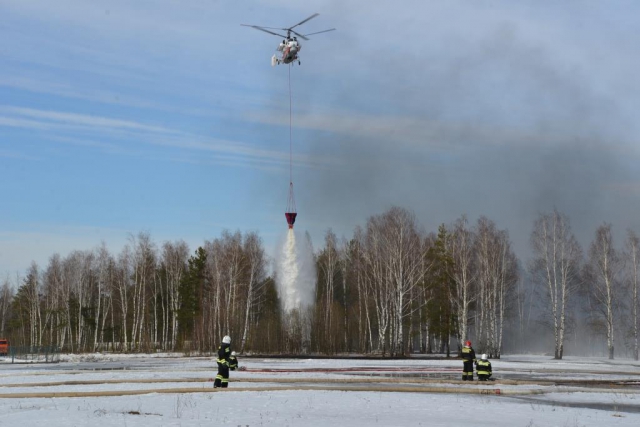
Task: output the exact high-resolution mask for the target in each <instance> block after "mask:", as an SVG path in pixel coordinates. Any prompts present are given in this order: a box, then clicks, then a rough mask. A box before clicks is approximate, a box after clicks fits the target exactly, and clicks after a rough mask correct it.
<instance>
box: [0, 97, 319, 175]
mask: <svg viewBox="0 0 640 427" xmlns="http://www.w3.org/2000/svg"><path fill="white" fill-rule="evenodd" d="M3 126H4V127H16V128H22V129H26V130H37V131H48V132H53V133H52V134H48V135H46V137H45V138H47V139H49V140H52V141H58V142H63V143H72V144H75V145H83V146H86V147H92V148H97V149H101V150H103V151H107V152H111V153H115V152H118V153H120V154H127V153H129V154H133V153H134V151H133V150H132V149H131V146H127V147H122V146H121V144H119V143H118V141H120V142H122V141H128V142H134V143H136V145H138V146H140V144H143V145H151V146H159V147H165V148H175V149H180V150H189V151H195V152H200V153H203V152H205V153H211V154H212V155H215V156H216V158H215V159H209V160H207V159H205V160H207V161H212V160H214V161H215V162H216V163H218V164H223V163H224V164H227V165H234V166H245V167H252V166H255V165H256V164H261V165H262V167H263V168H265V169H266V168H269V169H271V170H274V169H277V168H278V167H279V169H282V168H283V167H284V166H287V165H288V163H289V153H288V152H284V151H280V150H269V149H266V148H262V147H260V146H259V145H252V144H248V143H244V142H238V141H231V140H225V139H217V138H211V137H206V136H202V135H197V134H193V133H190V132H183V131H180V130H176V129H171V128H167V127H164V126H158V125H150V124H146V123H143V122H139V121H132V120H122V119H114V118H109V117H103V116H97V115H86V114H77V113H69V112H63V111H51V110H38V109H33V108H23V107H15V106H8V105H0V127H3ZM105 136H108V137H109V138H110V139H111V142H109V141H104V140H101V139H104V138H105ZM192 159H194V160H193V161H196V160H195V158H192ZM295 161H296V162H297V163H299V164H301V165H304V166H306V167H311V168H316V167H322V166H323V165H326V164H328V163H330V161H331V160H330V158H328V157H327V156H319V157H316V158H311V157H309V156H305V155H300V154H296V156H295Z"/></svg>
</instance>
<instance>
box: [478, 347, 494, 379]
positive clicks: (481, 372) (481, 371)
mask: <svg viewBox="0 0 640 427" xmlns="http://www.w3.org/2000/svg"><path fill="white" fill-rule="evenodd" d="M476 371H477V372H478V381H488V380H489V378H491V362H489V360H488V359H487V355H486V354H483V355H482V356H481V357H480V360H478V361H477V362H476Z"/></svg>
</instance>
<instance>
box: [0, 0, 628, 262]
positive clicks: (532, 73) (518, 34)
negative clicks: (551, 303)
mask: <svg viewBox="0 0 640 427" xmlns="http://www.w3.org/2000/svg"><path fill="white" fill-rule="evenodd" d="M639 9H640V5H638V4H637V2H633V1H611V2H600V1H571V0H569V1H566V2H554V1H521V2H512V1H482V0H480V1H456V0H452V1H447V2H442V1H424V0H421V1H413V0H406V1H403V2H397V1H386V0H382V1H376V2H375V3H371V2H368V1H364V0H353V1H321V0H308V1H305V2H289V1H280V0H264V1H259V0H255V1H253V0H248V1H242V2H238V1H223V0H221V1H215V0H192V1H188V2H184V1H140V0H136V1H131V0H126V1H125V0H111V1H97V0H95V1H86V0H59V1H57V2H49V1H38V0H31V1H29V2H25V1H20V0H1V1H0V274H15V272H21V271H24V269H26V268H27V267H28V265H29V264H30V263H31V262H32V261H36V262H37V263H38V264H39V265H41V266H45V265H46V263H47V261H48V259H49V257H50V256H51V255H52V254H54V253H56V252H57V253H60V254H62V255H65V254H67V253H69V252H70V251H72V250H76V249H77V250H86V249H91V248H94V247H97V246H98V245H99V244H100V243H101V242H102V241H104V242H105V243H106V244H107V246H108V247H109V248H110V249H111V250H112V251H113V252H118V251H120V250H121V249H122V247H123V246H124V245H125V244H126V243H127V240H128V237H129V236H130V235H131V234H136V233H138V232H141V231H145V232H149V233H150V234H151V236H152V238H153V239H155V241H156V242H159V243H161V242H163V241H165V240H177V239H184V240H185V241H186V242H187V243H189V245H190V246H191V249H192V250H195V248H196V247H197V246H198V245H201V244H202V243H203V242H204V240H205V239H212V238H214V237H217V236H219V235H220V233H221V232H222V231H223V230H225V229H228V230H232V231H234V230H241V231H243V232H244V231H258V232H259V233H260V235H261V236H262V238H263V240H264V243H265V247H266V249H267V250H268V252H272V251H273V250H275V247H276V244H277V241H278V240H279V239H281V238H282V236H283V235H284V234H285V233H286V222H285V218H284V215H283V213H284V211H285V208H286V203H287V195H288V185H289V92H288V76H289V74H288V73H289V71H290V72H291V88H292V100H293V128H292V135H293V140H292V153H293V169H292V170H293V182H294V189H295V195H296V202H297V209H298V212H299V215H298V219H297V221H296V228H297V229H298V230H300V231H308V232H309V234H310V235H311V238H312V241H313V243H314V245H315V246H316V248H317V247H319V246H321V244H322V240H323V234H324V232H325V231H326V230H327V229H329V228H332V229H333V230H334V231H335V232H336V233H337V234H338V235H344V236H346V237H349V236H351V234H352V233H353V230H354V228H355V227H356V226H357V225H363V224H364V223H365V222H366V220H367V218H368V217H369V216H371V215H375V214H379V213H382V212H384V211H385V210H387V209H389V208H390V207H392V206H402V207H405V208H407V209H409V210H411V211H413V212H414V213H415V214H416V218H417V220H418V223H419V224H420V225H421V226H422V227H423V228H424V230H425V231H427V232H430V231H435V230H436V229H437V226H438V225H439V224H441V223H451V222H453V221H454V220H455V219H457V218H459V217H460V216H461V215H463V214H464V215H467V217H468V218H469V220H470V221H471V222H475V220H477V218H478V217H479V216H481V215H484V216H487V217H488V218H490V219H492V220H493V221H495V222H496V224H497V226H498V227H499V228H501V229H507V230H508V231H509V233H510V237H511V239H512V242H513V247H514V250H515V251H516V254H517V255H518V256H519V257H520V258H521V259H523V260H526V258H527V256H529V254H530V244H529V236H530V233H531V228H532V225H533V221H534V220H535V218H536V217H537V215H538V214H539V213H540V212H547V211H550V210H552V209H553V208H557V209H558V210H560V211H561V212H563V213H565V214H567V215H568V216H569V218H570V220H571V224H572V228H573V231H574V232H575V233H576V235H577V237H578V240H579V241H580V243H582V244H583V246H585V247H586V246H587V245H588V244H589V242H590V241H591V239H592V237H593V236H594V234H595V229H596V228H597V227H598V226H599V225H600V224H602V223H603V222H610V223H612V224H613V228H614V231H615V233H616V234H615V236H616V238H617V239H618V240H617V243H618V244H619V246H621V245H622V239H623V238H624V233H625V230H626V229H628V228H631V229H634V230H636V231H638V232H640V216H638V215H637V212H639V210H640V168H639V167H638V164H639V163H638V161H639V160H640V152H639V145H638V143H637V140H638V134H639V129H638V124H637V122H638V121H637V120H636V116H637V111H640V109H639V108H638V107H639V105H638V103H639V102H640V101H639V100H640V80H639V79H638V78H637V70H638V69H639V68H640V67H639V65H640V63H639V62H640V60H639V58H640V55H639V53H640V52H639V50H640V47H639V46H640V44H639V43H638V33H637V27H638V25H637V24H638V20H639V18H638V16H640V14H639V12H640V10H639ZM313 13H319V14H320V15H319V16H318V17H316V18H314V19H313V20H311V21H309V22H307V23H305V24H304V25H303V26H301V27H299V28H300V31H302V32H303V33H305V34H306V33H311V32H315V31H321V30H324V29H327V28H334V27H335V28H336V29H337V31H333V32H329V33H325V34H319V35H316V36H311V37H310V38H311V40H309V41H304V42H303V43H302V50H301V54H300V59H301V61H302V64H301V65H300V66H298V65H295V66H294V67H293V68H291V69H287V67H286V66H278V67H274V68H272V67H271V66H270V58H271V56H272V55H273V54H274V53H275V48H276V47H277V45H278V43H279V41H280V40H279V38H278V37H275V36H271V35H269V34H266V33H262V32H259V31H255V30H254V29H252V28H247V27H242V26H240V24H255V25H262V26H269V27H288V26H291V25H293V24H295V23H297V22H299V21H301V20H302V19H304V18H306V17H308V16H309V15H311V14H313Z"/></svg>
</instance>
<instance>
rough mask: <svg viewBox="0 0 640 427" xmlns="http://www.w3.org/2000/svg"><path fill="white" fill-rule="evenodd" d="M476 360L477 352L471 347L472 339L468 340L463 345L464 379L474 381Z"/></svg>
mask: <svg viewBox="0 0 640 427" xmlns="http://www.w3.org/2000/svg"><path fill="white" fill-rule="evenodd" d="M475 361H476V352H475V351H474V350H473V347H471V341H467V342H465V343H464V347H462V381H473V362H475Z"/></svg>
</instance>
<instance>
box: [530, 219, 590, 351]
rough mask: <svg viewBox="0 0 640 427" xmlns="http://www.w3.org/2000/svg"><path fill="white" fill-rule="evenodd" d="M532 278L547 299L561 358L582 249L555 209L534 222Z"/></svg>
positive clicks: (576, 284) (577, 282) (556, 345)
mask: <svg viewBox="0 0 640 427" xmlns="http://www.w3.org/2000/svg"><path fill="white" fill-rule="evenodd" d="M531 245H532V247H533V252H534V259H533V262H532V264H531V267H530V269H531V273H532V278H533V280H534V281H535V282H536V283H539V284H541V285H543V286H544V287H545V289H546V291H547V292H546V296H547V298H548V303H549V305H548V309H549V311H548V317H549V318H550V322H551V325H552V328H553V335H554V341H555V351H554V357H555V358H556V359H562V355H563V352H564V342H565V333H566V324H567V307H568V303H569V301H570V299H571V298H572V297H573V294H574V293H575V292H576V291H577V289H578V287H579V285H580V273H579V271H580V263H581V259H582V250H581V248H580V245H579V244H578V242H577V240H576V238H575V236H574V235H573V233H572V232H571V226H570V224H569V218H567V217H566V216H565V215H563V214H561V213H559V212H558V211H557V210H554V211H553V212H552V213H549V214H540V215H539V216H538V219H537V220H536V221H535V223H534V225H533V231H532V233H531Z"/></svg>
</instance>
